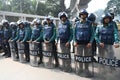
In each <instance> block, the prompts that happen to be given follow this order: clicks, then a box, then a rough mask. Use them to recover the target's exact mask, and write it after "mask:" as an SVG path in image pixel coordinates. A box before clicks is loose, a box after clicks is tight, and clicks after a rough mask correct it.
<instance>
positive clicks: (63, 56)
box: [57, 43, 72, 72]
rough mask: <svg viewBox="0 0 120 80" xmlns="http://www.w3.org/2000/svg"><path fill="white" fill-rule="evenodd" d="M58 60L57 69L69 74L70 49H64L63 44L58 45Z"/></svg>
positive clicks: (70, 68) (70, 69)
mask: <svg viewBox="0 0 120 80" xmlns="http://www.w3.org/2000/svg"><path fill="white" fill-rule="evenodd" d="M57 48H58V49H57V50H58V51H57V52H58V60H59V67H60V69H61V70H62V71H65V72H71V71H72V67H71V53H70V47H66V46H65V43H62V44H60V43H58V47H57Z"/></svg>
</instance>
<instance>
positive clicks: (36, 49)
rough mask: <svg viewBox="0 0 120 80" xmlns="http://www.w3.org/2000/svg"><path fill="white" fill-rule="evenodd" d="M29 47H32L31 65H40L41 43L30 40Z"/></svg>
mask: <svg viewBox="0 0 120 80" xmlns="http://www.w3.org/2000/svg"><path fill="white" fill-rule="evenodd" d="M29 48H30V65H31V66H34V67H38V61H39V58H38V53H39V43H35V42H29Z"/></svg>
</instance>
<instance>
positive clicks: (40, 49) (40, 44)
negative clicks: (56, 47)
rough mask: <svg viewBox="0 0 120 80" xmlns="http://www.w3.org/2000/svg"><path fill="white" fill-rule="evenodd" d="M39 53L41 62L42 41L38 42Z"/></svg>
mask: <svg viewBox="0 0 120 80" xmlns="http://www.w3.org/2000/svg"><path fill="white" fill-rule="evenodd" d="M38 47H39V54H38V56H39V57H40V62H42V59H43V54H42V42H40V43H39V46H38Z"/></svg>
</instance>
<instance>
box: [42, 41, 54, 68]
mask: <svg viewBox="0 0 120 80" xmlns="http://www.w3.org/2000/svg"><path fill="white" fill-rule="evenodd" d="M42 46H43V62H44V66H45V67H46V68H50V69H51V68H53V67H54V59H53V55H52V51H53V47H52V43H48V44H45V43H43V45H42Z"/></svg>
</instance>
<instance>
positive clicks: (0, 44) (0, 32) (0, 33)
mask: <svg viewBox="0 0 120 80" xmlns="http://www.w3.org/2000/svg"><path fill="white" fill-rule="evenodd" d="M2 47H3V25H2V23H0V52H2V50H3V48H2Z"/></svg>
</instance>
